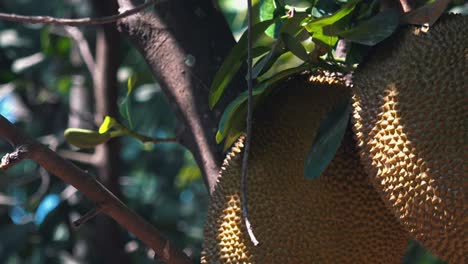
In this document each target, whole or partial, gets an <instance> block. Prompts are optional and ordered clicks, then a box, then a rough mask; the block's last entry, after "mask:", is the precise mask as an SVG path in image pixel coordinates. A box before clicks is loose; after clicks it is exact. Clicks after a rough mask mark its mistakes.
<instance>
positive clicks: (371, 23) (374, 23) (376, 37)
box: [331, 10, 399, 46]
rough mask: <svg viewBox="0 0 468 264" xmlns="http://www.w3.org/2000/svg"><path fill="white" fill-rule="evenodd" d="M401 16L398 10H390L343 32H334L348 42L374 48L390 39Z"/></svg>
mask: <svg viewBox="0 0 468 264" xmlns="http://www.w3.org/2000/svg"><path fill="white" fill-rule="evenodd" d="M398 22H399V14H398V12H397V11H396V10H388V11H384V12H382V13H379V14H378V15H376V16H374V17H372V18H371V19H369V20H365V21H363V22H361V23H358V24H357V26H355V27H353V28H351V29H349V30H344V31H341V32H333V33H331V34H336V35H338V36H340V37H342V38H344V39H346V40H350V41H352V42H356V43H360V44H364V45H368V46H373V45H375V44H377V43H379V42H380V41H382V40H384V39H386V38H388V37H389V36H390V35H392V33H393V32H394V31H395V30H396V29H397V27H398Z"/></svg>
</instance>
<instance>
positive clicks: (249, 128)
mask: <svg viewBox="0 0 468 264" xmlns="http://www.w3.org/2000/svg"><path fill="white" fill-rule="evenodd" d="M247 8H248V10H247V17H248V26H247V72H248V80H247V89H248V93H249V98H248V100H247V139H246V140H245V149H244V157H243V159H242V175H241V201H242V214H243V215H244V221H245V227H246V228H247V233H248V234H249V237H250V240H251V241H252V243H253V244H254V245H255V246H256V245H258V243H259V242H258V240H257V238H255V235H254V233H253V231H252V226H251V225H250V221H249V217H248V210H247V190H246V189H247V161H248V159H249V151H250V141H251V137H252V0H247Z"/></svg>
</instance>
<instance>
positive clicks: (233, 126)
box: [216, 64, 309, 149]
mask: <svg viewBox="0 0 468 264" xmlns="http://www.w3.org/2000/svg"><path fill="white" fill-rule="evenodd" d="M308 68H309V66H308V65H307V64H303V65H301V66H299V67H295V68H289V69H287V70H285V71H282V72H279V73H277V74H276V75H274V76H273V77H271V78H270V79H267V80H265V81H263V82H261V83H260V84H259V85H257V86H256V87H255V88H254V89H253V103H254V108H255V107H256V106H257V105H258V103H260V102H261V100H262V99H263V98H264V97H265V96H266V95H268V91H271V90H269V89H270V88H273V84H275V83H276V82H278V81H279V80H281V79H283V78H285V77H288V76H290V75H292V74H294V73H298V72H303V71H304V70H306V69H308ZM247 99H248V93H247V91H246V92H244V93H242V94H240V95H239V96H238V97H237V98H236V99H235V100H234V101H232V102H231V103H230V104H229V105H228V107H227V108H226V110H224V113H223V115H222V117H221V120H220V122H219V126H218V132H217V133H216V142H217V143H218V144H219V143H221V142H222V141H223V140H225V144H224V147H225V149H227V148H228V147H230V146H231V145H232V143H234V142H235V141H236V140H237V138H238V137H239V136H240V135H241V134H242V132H243V131H244V128H245V117H246V113H247Z"/></svg>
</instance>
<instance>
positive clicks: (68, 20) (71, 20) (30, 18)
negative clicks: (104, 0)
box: [0, 0, 156, 26]
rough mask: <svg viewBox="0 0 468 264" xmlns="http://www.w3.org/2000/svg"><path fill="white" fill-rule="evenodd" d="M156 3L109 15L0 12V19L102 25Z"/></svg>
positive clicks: (70, 24)
mask: <svg viewBox="0 0 468 264" xmlns="http://www.w3.org/2000/svg"><path fill="white" fill-rule="evenodd" d="M155 3H156V0H151V1H149V2H147V3H144V4H141V5H139V6H137V7H135V8H133V9H130V10H125V11H123V12H122V13H120V14H116V15H112V16H107V17H97V18H92V17H86V18H76V19H74V18H57V17H51V16H23V15H17V14H7V13H0V20H6V21H11V22H20V23H31V24H38V23H40V24H55V25H68V26H79V25H102V24H108V23H114V22H116V21H118V20H120V19H122V18H125V17H128V16H131V15H133V14H136V13H138V12H140V11H142V10H144V9H146V8H148V7H150V6H152V5H153V4H155Z"/></svg>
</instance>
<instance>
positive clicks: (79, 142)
mask: <svg viewBox="0 0 468 264" xmlns="http://www.w3.org/2000/svg"><path fill="white" fill-rule="evenodd" d="M64 135H65V139H66V140H67V142H68V143H69V144H72V145H74V146H77V147H79V148H94V147H95V146H97V145H99V144H102V143H105V142H106V141H108V140H109V139H110V138H111V136H110V134H109V133H104V134H100V133H99V132H97V131H94V130H88V129H81V128H68V129H67V130H65V132H64Z"/></svg>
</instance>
